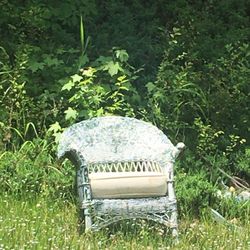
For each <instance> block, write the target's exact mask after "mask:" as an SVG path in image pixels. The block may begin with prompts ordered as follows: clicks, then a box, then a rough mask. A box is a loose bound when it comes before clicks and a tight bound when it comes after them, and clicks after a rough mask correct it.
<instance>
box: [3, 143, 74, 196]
mask: <svg viewBox="0 0 250 250" xmlns="http://www.w3.org/2000/svg"><path fill="white" fill-rule="evenodd" d="M50 147H51V145H49V144H48V143H47V141H46V140H41V139H39V138H38V139H36V140H33V141H26V142H25V143H24V144H23V145H22V147H21V148H20V149H19V150H18V151H16V152H8V151H6V152H4V153H1V155H0V183H1V184H0V190H1V192H2V193H7V194H9V195H13V197H14V196H16V197H35V196H37V195H39V196H44V197H47V196H49V197H55V198H57V197H64V198H69V197H71V196H72V195H73V193H74V175H75V171H74V168H73V167H72V165H70V164H64V165H63V166H58V165H57V164H55V163H54V161H53V158H54V157H52V155H50V154H49V153H48V150H49V149H50Z"/></svg>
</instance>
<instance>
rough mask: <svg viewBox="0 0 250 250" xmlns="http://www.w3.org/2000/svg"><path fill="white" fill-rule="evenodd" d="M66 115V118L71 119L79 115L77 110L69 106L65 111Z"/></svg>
mask: <svg viewBox="0 0 250 250" xmlns="http://www.w3.org/2000/svg"><path fill="white" fill-rule="evenodd" d="M64 113H65V114H66V115H65V119H66V120H69V119H71V118H72V119H75V118H76V117H77V115H78V113H77V111H76V110H74V109H72V108H71V107H69V108H68V109H67V110H66V111H64Z"/></svg>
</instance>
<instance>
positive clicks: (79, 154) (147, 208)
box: [58, 116, 184, 236]
mask: <svg viewBox="0 0 250 250" xmlns="http://www.w3.org/2000/svg"><path fill="white" fill-rule="evenodd" d="M183 147H184V144H183V143H180V144H177V146H176V147H175V146H174V145H173V144H172V143H171V142H170V140H169V139H168V138H167V136H166V135H164V134H163V133H162V132H161V131H160V130H159V129H157V128H156V127H155V126H153V125H151V124H150V123H147V122H143V121H139V120H137V119H134V118H127V117H113V116H112V117H101V118H94V119H90V120H87V121H83V122H80V123H77V124H74V125H73V126H71V127H69V128H68V129H67V130H66V131H65V132H64V133H63V134H62V137H61V140H60V143H59V147H58V157H59V158H61V159H63V158H66V157H67V158H69V159H70V160H72V162H73V163H74V164H75V165H76V167H77V187H78V194H79V199H80V204H81V208H82V209H83V212H84V220H85V229H86V230H89V229H92V230H99V229H100V228H102V227H104V226H107V225H108V224H110V223H112V222H114V221H117V220H121V219H128V218H146V219H150V220H154V221H156V222H159V223H163V224H164V225H166V226H169V227H171V228H172V232H173V235H174V236H176V235H177V208H176V198H175V192H174V186H173V181H174V179H173V163H174V161H175V159H176V157H177V156H178V154H179V153H180V151H181V150H182V149H183ZM103 172H117V173H120V172H121V173H123V172H157V173H163V174H165V175H166V176H167V187H168V188H167V190H168V191H167V192H168V193H167V196H166V197H155V198H153V197H152V198H134V199H92V195H91V186H90V182H89V173H103Z"/></svg>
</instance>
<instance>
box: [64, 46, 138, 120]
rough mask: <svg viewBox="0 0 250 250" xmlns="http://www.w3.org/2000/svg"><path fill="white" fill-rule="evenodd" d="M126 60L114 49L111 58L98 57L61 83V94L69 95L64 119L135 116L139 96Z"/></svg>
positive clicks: (126, 58) (131, 69)
mask: <svg viewBox="0 0 250 250" xmlns="http://www.w3.org/2000/svg"><path fill="white" fill-rule="evenodd" d="M128 58H129V56H128V54H127V52H126V51H125V50H118V49H114V51H113V54H112V57H104V56H100V57H99V58H97V59H96V60H95V61H94V62H93V63H92V64H91V66H89V67H84V68H82V69H81V70H80V72H79V74H74V75H72V76H71V77H70V78H69V79H67V80H66V81H65V82H63V86H62V91H63V92H65V91H67V92H68V93H67V99H68V108H67V110H66V111H65V112H64V113H65V119H66V120H69V121H70V122H74V121H76V120H83V119H87V118H90V117H95V116H102V115H107V114H116V115H124V116H126V115H128V116H135V108H136V104H137V102H138V99H139V95H138V93H137V91H136V89H135V88H134V87H133V81H134V80H135V79H136V78H137V76H136V74H135V71H134V69H133V68H132V67H131V66H130V65H129V64H128V62H127V61H128Z"/></svg>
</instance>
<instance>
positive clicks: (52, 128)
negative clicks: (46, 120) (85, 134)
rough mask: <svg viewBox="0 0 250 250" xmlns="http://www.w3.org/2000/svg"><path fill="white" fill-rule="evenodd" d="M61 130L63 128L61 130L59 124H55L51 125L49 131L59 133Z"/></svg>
mask: <svg viewBox="0 0 250 250" xmlns="http://www.w3.org/2000/svg"><path fill="white" fill-rule="evenodd" d="M61 129H62V128H61V126H60V124H59V122H55V123H53V124H51V125H50V127H49V129H48V131H53V132H58V131H60V130H61Z"/></svg>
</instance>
